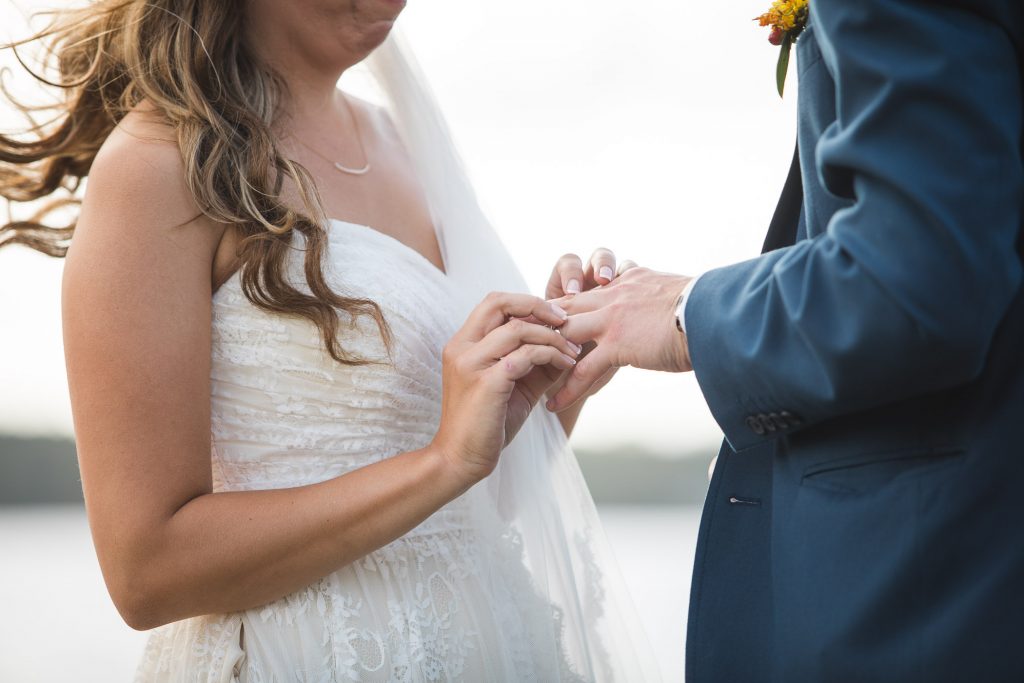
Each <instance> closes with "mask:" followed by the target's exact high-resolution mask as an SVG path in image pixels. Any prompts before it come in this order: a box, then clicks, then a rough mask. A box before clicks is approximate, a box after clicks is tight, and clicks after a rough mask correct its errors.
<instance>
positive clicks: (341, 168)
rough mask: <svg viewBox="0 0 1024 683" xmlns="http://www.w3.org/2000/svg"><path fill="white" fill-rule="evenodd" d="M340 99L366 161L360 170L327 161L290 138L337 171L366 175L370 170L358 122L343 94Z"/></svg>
mask: <svg viewBox="0 0 1024 683" xmlns="http://www.w3.org/2000/svg"><path fill="white" fill-rule="evenodd" d="M341 99H343V100H344V101H345V107H346V108H347V109H348V113H349V116H351V117H352V126H353V127H354V128H355V131H356V141H357V142H358V143H359V151H360V153H362V155H363V159H365V160H366V162H365V163H364V164H363V167H362V168H351V167H349V166H346V165H344V164H343V163H341V162H340V161H335V160H333V159H328V158H327V157H325V156H324V155H323V154H321V153H320V152H318V151H316V150H315V149H313V148H312V147H310V146H309V145H307V144H306V143H305V142H303V141H302V140H299V138H297V137H295V136H294V135H292V137H293V138H295V140H296V141H298V143H299V144H300V145H302V146H303V147H305V148H306V149H308V150H309V151H310V152H312V153H313V154H315V155H317V156H318V157H320V158H321V159H323V160H324V161H326V162H328V163H331V164H334V168H336V169H338V170H339V171H341V172H342V173H348V174H349V175H366V173H367V172H368V171H369V170H370V157H369V156H368V155H367V154H366V148H365V147H364V146H363V136H362V134H361V133H360V132H359V120H358V119H357V118H356V114H355V112H354V111H353V110H352V105H351V104H349V101H348V98H347V97H345V93H342V94H341Z"/></svg>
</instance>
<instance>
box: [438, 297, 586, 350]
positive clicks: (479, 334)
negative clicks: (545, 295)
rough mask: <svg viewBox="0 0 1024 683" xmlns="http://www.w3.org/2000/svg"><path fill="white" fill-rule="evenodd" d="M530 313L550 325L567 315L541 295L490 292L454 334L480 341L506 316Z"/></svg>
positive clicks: (522, 315)
mask: <svg viewBox="0 0 1024 683" xmlns="http://www.w3.org/2000/svg"><path fill="white" fill-rule="evenodd" d="M529 316H533V317H534V318H535V319H537V320H539V321H540V322H541V323H543V324H544V325H550V326H552V327H561V325H562V324H563V323H564V322H565V321H566V318H567V317H568V316H567V315H566V313H565V311H564V310H563V309H562V308H561V307H560V306H558V305H557V304H552V303H549V302H547V301H544V299H541V298H540V297H536V296H530V295H529V294H512V293H509V292H491V293H490V294H488V295H487V296H486V297H484V300H483V301H482V302H480V304H478V305H477V307H476V308H474V309H473V311H472V312H471V313H470V314H469V318H467V319H466V322H465V324H464V325H463V326H462V328H461V329H460V330H459V331H458V332H456V333H455V337H456V338H458V339H460V340H463V341H479V340H481V339H483V338H484V337H485V336H486V335H487V334H488V333H489V332H490V331H491V330H493V329H495V328H497V327H500V326H501V325H504V324H505V323H506V322H508V320H509V318H526V317H529Z"/></svg>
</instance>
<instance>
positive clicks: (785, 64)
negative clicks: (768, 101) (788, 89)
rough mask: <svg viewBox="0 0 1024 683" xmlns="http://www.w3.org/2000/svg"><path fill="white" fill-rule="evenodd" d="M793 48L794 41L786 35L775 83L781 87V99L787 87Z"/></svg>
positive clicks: (781, 47) (776, 67) (780, 53)
mask: <svg viewBox="0 0 1024 683" xmlns="http://www.w3.org/2000/svg"><path fill="white" fill-rule="evenodd" d="M792 47H793V39H792V38H790V37H789V35H786V37H785V38H783V39H782V45H781V46H780V48H779V63H778V64H777V65H776V66H775V83H776V85H778V86H779V97H782V89H783V88H784V87H785V85H786V72H788V71H789V51H790V49H791V48H792Z"/></svg>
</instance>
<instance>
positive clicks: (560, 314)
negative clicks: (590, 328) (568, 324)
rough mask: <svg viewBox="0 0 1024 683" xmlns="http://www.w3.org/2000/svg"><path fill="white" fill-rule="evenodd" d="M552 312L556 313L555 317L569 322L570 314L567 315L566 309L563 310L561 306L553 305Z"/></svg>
mask: <svg viewBox="0 0 1024 683" xmlns="http://www.w3.org/2000/svg"><path fill="white" fill-rule="evenodd" d="M551 310H552V311H554V312H555V315H557V316H558V317H559V318H561V319H562V320H568V319H569V314H568V313H566V312H565V309H564V308H562V307H561V306H559V305H558V304H551Z"/></svg>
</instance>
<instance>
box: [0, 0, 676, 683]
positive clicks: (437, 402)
mask: <svg viewBox="0 0 1024 683" xmlns="http://www.w3.org/2000/svg"><path fill="white" fill-rule="evenodd" d="M403 4H404V0H341V1H338V0H330V1H328V0H301V1H300V0H296V1H294V2H290V3H281V2H275V1H274V0H232V1H224V2H206V1H204V0H98V1H96V2H93V3H91V4H90V5H87V6H86V7H84V8H82V9H78V10H62V11H59V12H57V13H56V14H55V15H54V23H53V24H52V25H51V26H50V28H49V29H48V30H46V31H44V32H42V34H39V35H36V36H34V38H35V39H42V38H49V39H51V43H50V45H51V48H52V50H53V53H52V55H51V56H55V57H57V58H58V59H57V62H58V64H59V81H60V85H61V87H62V88H63V89H64V91H65V95H66V99H65V102H66V103H65V104H63V105H61V106H62V107H63V109H64V111H63V113H64V114H65V116H64V117H63V118H62V119H61V120H60V125H59V127H58V128H56V129H55V130H53V131H52V132H49V133H43V132H39V138H38V140H35V141H33V142H30V143H28V142H24V141H20V140H18V141H16V140H15V139H13V138H10V137H3V138H0V153H2V158H3V159H4V160H5V163H4V166H3V175H2V176H0V182H2V184H3V191H4V194H5V196H7V197H9V198H11V199H15V200H19V201H27V200H32V199H37V198H43V197H47V196H49V195H51V194H52V193H53V192H54V191H55V190H56V189H58V187H59V186H63V187H64V188H66V189H68V190H70V191H73V190H74V189H75V188H76V186H77V180H78V179H79V178H81V177H84V176H86V175H88V181H87V187H86V191H85V192H84V196H83V197H82V201H81V207H80V212H79V215H78V216H77V217H76V218H77V220H74V221H73V222H72V223H71V225H70V226H68V227H56V228H54V227H50V226H48V225H47V224H46V223H45V222H44V219H45V218H46V216H47V215H48V213H47V211H48V210H57V211H60V210H63V209H64V208H65V205H66V204H67V203H68V201H67V200H62V199H54V200H52V205H51V206H50V207H44V210H43V211H42V212H41V213H39V214H37V215H36V216H35V217H33V218H32V219H30V220H28V221H22V222H12V223H10V224H8V225H7V226H5V227H4V228H3V229H2V231H0V244H10V243H18V242H20V243H24V244H28V245H29V246H31V247H34V248H36V249H38V250H40V251H44V252H46V253H50V254H52V255H55V256H63V255H65V253H66V255H67V264H66V268H65V271H64V280H63V299H62V307H63V323H64V342H65V354H66V361H67V370H68V383H69V389H70V393H71V400H72V408H73V415H74V424H75V435H76V439H77V445H78V454H79V462H80V468H81V473H82V484H83V489H84V494H85V500H86V510H87V512H88V517H89V523H90V528H91V531H92V536H93V541H94V543H95V547H96V552H97V556H98V559H99V563H100V566H101V568H102V571H103V576H104V579H105V581H106V585H107V588H108V590H109V592H110V595H111V598H112V599H113V601H114V603H115V605H116V607H117V609H118V610H119V612H120V613H121V615H122V616H123V618H124V619H125V621H126V622H127V623H128V624H129V625H130V626H131V627H133V628H135V629H140V630H142V629H145V630H148V629H152V631H151V633H150V635H149V637H148V641H147V644H146V648H145V651H144V655H143V658H142V660H141V662H140V663H139V667H138V672H137V678H136V680H137V681H140V682H150V681H181V682H184V681H248V682H250V683H256V682H257V681H259V682H262V683H270V682H272V681H473V682H483V681H489V682H490V681H544V682H549V681H611V680H617V681H643V680H654V679H655V678H656V677H657V674H655V673H654V672H653V670H652V667H653V661H652V658H651V657H650V656H649V654H648V653H647V652H646V651H645V650H644V648H645V645H644V643H643V642H642V637H641V636H640V630H639V627H638V625H637V622H636V620H635V617H634V615H633V613H632V609H631V607H630V605H629V604H628V601H626V600H625V599H624V598H623V597H622V589H621V587H620V586H619V584H618V579H617V578H616V573H615V570H614V564H613V562H612V560H611V559H610V556H609V554H608V550H607V548H606V544H605V541H604V537H603V533H602V531H601V529H600V526H599V523H598V520H597V517H596V514H595V510H594V506H593V502H592V500H591V498H590V496H589V494H588V492H587V490H586V486H585V484H584V482H583V479H582V477H581V475H580V472H579V469H578V466H577V464H576V461H575V459H574V456H573V455H572V453H571V450H570V449H569V446H568V445H567V441H566V435H567V432H568V431H570V430H571V427H572V421H573V418H572V417H571V416H570V417H566V418H559V417H556V416H554V415H553V414H552V413H549V412H548V411H545V410H540V409H538V410H532V408H533V407H534V406H535V404H536V403H537V402H538V401H539V400H540V399H541V398H542V397H543V396H544V395H545V394H546V393H549V392H550V390H551V389H552V387H553V386H555V385H557V383H558V382H559V381H560V378H561V376H562V373H563V372H565V371H566V370H568V369H570V368H571V367H572V366H573V364H574V363H575V359H576V358H578V357H580V354H581V349H580V348H579V347H578V346H576V345H575V344H573V343H572V341H571V340H568V339H565V338H564V337H562V336H561V335H560V334H559V333H558V331H557V328H558V327H559V326H561V325H562V323H563V322H564V320H565V314H564V312H562V311H561V310H560V309H559V308H558V307H557V306H554V305H552V304H549V303H547V302H546V301H545V300H543V299H539V298H536V297H533V296H529V295H527V294H523V293H522V292H525V291H527V289H526V286H525V284H524V283H523V282H522V279H521V277H520V275H519V273H518V271H517V270H516V268H515V266H514V264H513V263H512V262H511V261H510V258H509V256H508V254H507V252H506V251H505V249H504V248H503V246H502V245H501V242H500V240H499V239H498V238H497V236H496V235H495V233H494V232H493V230H492V229H491V228H490V226H489V225H488V223H487V221H486V220H485V218H484V216H483V215H482V214H481V211H480V209H479V208H478V206H477V204H476V201H475V199H474V196H473V193H472V190H471V188H470V187H469V184H468V182H467V180H466V177H465V175H464V173H463V170H462V168H461V166H460V163H459V161H458V158H457V156H456V154H455V152H454V149H453V146H452V144H451V142H450V139H449V137H448V133H447V130H446V127H445V124H444V122H443V120H442V119H441V117H440V115H439V113H438V110H437V108H436V107H435V105H434V104H433V101H432V98H431V96H430V95H429V92H428V91H427V89H426V87H425V86H424V83H423V81H422V78H421V77H420V75H419V72H418V70H417V68H416V66H415V65H414V63H413V62H412V60H411V58H410V56H409V54H408V50H407V49H406V48H405V47H404V46H403V44H402V42H401V41H400V40H399V38H398V37H397V36H395V35H391V29H392V24H393V22H394V21H395V19H396V18H397V16H398V14H399V13H400V12H401V10H402V7H403ZM23 42H28V41H23ZM349 69H363V70H364V71H365V73H366V74H367V76H368V78H369V80H370V81H371V82H372V84H373V85H374V87H375V88H376V91H377V93H378V94H379V96H380V97H379V99H380V102H379V103H377V104H370V103H369V102H368V101H365V100H363V99H359V98H356V97H353V96H351V95H349V94H347V93H345V92H343V91H341V90H338V89H337V86H336V84H337V82H338V80H339V77H340V76H341V75H342V73H343V72H345V71H347V70H349ZM42 130H43V129H42V128H40V129H39V131H42ZM72 233H74V242H73V246H70V244H69V242H70V238H71V235H72ZM602 258H605V257H602ZM598 270H599V272H604V273H606V274H607V271H605V270H604V269H603V268H602V269H598ZM571 272H572V271H571V269H562V270H556V273H555V275H554V276H553V282H555V283H559V284H558V285H557V286H555V287H554V288H553V290H549V296H560V295H561V294H562V291H561V290H562V286H561V284H560V283H561V282H562V281H563V280H562V275H565V274H567V273H571ZM573 279H577V280H578V279H579V277H576V278H573ZM610 279H611V278H610V277H601V276H598V277H595V276H594V274H593V271H590V272H589V275H588V277H586V278H584V282H583V283H582V284H583V285H584V287H586V286H588V285H589V286H595V285H596V284H601V283H602V282H603V283H607V282H608V281H609V280H610ZM565 281H566V282H568V279H565ZM569 289H570V290H571V289H573V288H571V287H570V288H569ZM489 292H491V293H489ZM563 415H564V414H563ZM560 419H563V420H564V422H563V423H561V424H560V423H559V420H560ZM499 456H500V457H499Z"/></svg>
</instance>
